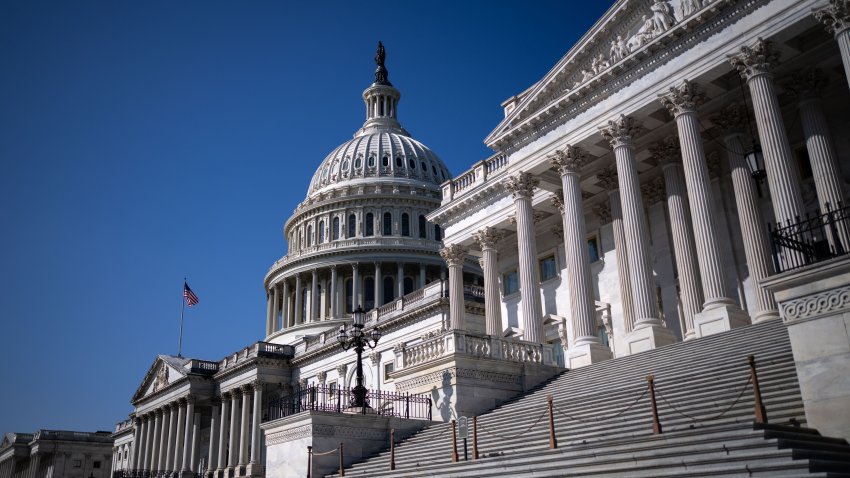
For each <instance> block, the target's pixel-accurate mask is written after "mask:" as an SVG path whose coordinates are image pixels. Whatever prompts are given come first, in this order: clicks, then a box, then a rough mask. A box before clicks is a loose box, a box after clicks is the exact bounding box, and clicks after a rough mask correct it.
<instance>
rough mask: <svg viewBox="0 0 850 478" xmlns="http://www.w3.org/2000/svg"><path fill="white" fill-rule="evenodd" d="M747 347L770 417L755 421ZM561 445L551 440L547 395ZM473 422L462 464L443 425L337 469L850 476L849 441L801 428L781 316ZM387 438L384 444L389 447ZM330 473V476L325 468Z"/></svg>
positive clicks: (652, 354)
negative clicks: (657, 428)
mask: <svg viewBox="0 0 850 478" xmlns="http://www.w3.org/2000/svg"><path fill="white" fill-rule="evenodd" d="M750 354H752V355H754V356H755V358H756V365H757V367H758V377H759V383H760V385H761V391H762V397H763V400H764V405H765V408H766V410H767V415H768V421H769V424H766V425H756V424H754V422H753V417H754V411H753V410H754V400H753V394H752V387H751V386H750V384H749V366H748V364H747V360H746V357H747V355H750ZM649 374H652V375H654V377H655V393H656V398H657V405H658V413H659V419H660V422H661V425H662V428H663V433H662V434H653V431H652V415H651V405H650V398H649V393H648V387H647V381H646V376H647V375H649ZM549 395H552V396H553V397H554V410H555V412H554V424H555V432H556V436H557V440H558V448H557V449H550V448H549V422H548V411H547V396H549ZM477 421H478V425H477V434H478V454H479V458H478V459H477V460H473V459H472V455H473V450H472V425H471V423H472V421H471V420H470V439H469V441H468V442H469V444H468V454H469V461H466V462H464V461H463V456H464V451H463V441H462V440H458V455H459V457H460V461H459V462H458V463H452V462H451V458H452V456H451V449H452V425H451V424H440V425H435V426H431V427H429V428H426V429H423V430H421V431H420V432H418V433H416V434H415V435H413V436H411V437H409V438H408V439H406V440H404V441H401V442H399V443H397V444H396V446H395V463H396V468H395V470H394V471H390V469H389V462H390V453H389V450H388V449H387V450H386V451H384V452H381V453H380V454H378V455H376V456H373V457H371V458H369V459H367V460H365V461H363V462H361V463H355V464H354V465H353V466H351V467H349V468H347V469H346V470H345V476H349V477H351V476H354V477H361V476H364V477H390V476H393V477H423V476H433V477H489V476H494V477H495V476H499V477H505V476H510V477H532V476H533V477H542V476H558V477H566V476H605V477H630V478H631V477H674V476H675V477H703V476H742V477H752V476H764V477H785V476H808V477H811V476H820V477H850V446H848V444H847V442H846V441H845V440H842V439H834V438H826V437H822V436H820V435H819V434H818V433H817V431H815V430H811V429H807V428H805V427H804V425H805V415H804V412H803V404H802V399H801V396H800V389H799V385H798V382H797V374H796V371H795V368H794V361H793V358H792V355H791V346H790V343H789V340H788V335H787V333H786V331H785V327H784V325H783V324H782V323H781V322H780V321H772V322H769V323H765V324H758V325H752V326H748V327H742V328H739V329H736V330H733V331H731V332H726V333H723V334H718V335H714V336H710V337H705V338H702V339H699V340H695V341H691V342H687V343H679V344H674V345H671V346H667V347H663V348H660V349H657V350H652V351H649V352H644V353H641V354H636V355H633V356H630V357H624V358H620V359H615V360H610V361H607V362H603V363H600V364H596V365H592V366H589V367H585V368H581V369H576V370H572V371H568V372H565V373H563V374H561V375H560V376H558V377H556V378H555V379H553V380H550V381H549V382H547V383H545V384H543V385H541V386H540V387H537V388H536V389H534V390H532V391H530V392H528V393H526V394H524V395H523V396H520V397H517V398H516V399H514V400H513V401H510V402H507V403H505V404H502V405H501V406H499V407H498V408H496V409H494V410H492V411H490V412H488V413H485V414H483V415H480V416H479V417H478V419H477ZM388 446H389V444H388ZM331 476H338V475H331Z"/></svg>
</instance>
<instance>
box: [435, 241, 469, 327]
mask: <svg viewBox="0 0 850 478" xmlns="http://www.w3.org/2000/svg"><path fill="white" fill-rule="evenodd" d="M466 253H467V250H466V248H465V247H463V246H461V245H460V244H449V245H447V246H446V247H444V248H442V249H440V256H442V257H443V260H445V261H446V264H448V266H449V318H450V319H451V324H452V330H466V329H465V327H466V323H465V320H464V319H465V315H464V314H465V312H466V311H465V308H464V299H463V263H464V261H465V260H466Z"/></svg>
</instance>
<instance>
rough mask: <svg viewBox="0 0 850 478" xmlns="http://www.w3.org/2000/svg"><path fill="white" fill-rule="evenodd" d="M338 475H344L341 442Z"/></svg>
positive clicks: (340, 445)
mask: <svg viewBox="0 0 850 478" xmlns="http://www.w3.org/2000/svg"><path fill="white" fill-rule="evenodd" d="M339 476H345V468H344V467H343V466H342V443H340V444H339Z"/></svg>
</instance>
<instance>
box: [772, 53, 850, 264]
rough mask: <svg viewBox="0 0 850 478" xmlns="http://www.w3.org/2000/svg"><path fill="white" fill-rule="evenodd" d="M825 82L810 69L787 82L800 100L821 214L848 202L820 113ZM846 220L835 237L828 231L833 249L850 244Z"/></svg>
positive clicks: (829, 137) (827, 126) (818, 72)
mask: <svg viewBox="0 0 850 478" xmlns="http://www.w3.org/2000/svg"><path fill="white" fill-rule="evenodd" d="M827 83H828V82H827V79H826V77H825V76H824V74H823V72H821V71H820V70H818V69H812V70H808V71H805V72H798V73H797V74H795V75H794V76H793V77H792V78H791V80H790V81H789V82H788V83H787V84H786V86H787V90H788V91H789V92H790V93H792V94H793V95H794V96H795V97H796V98H797V100H798V101H799V103H798V106H799V109H800V120H801V121H802V125H803V135H804V136H805V137H806V150H807V151H808V152H809V162H810V163H811V166H812V177H813V178H814V181H815V190H816V191H817V195H818V205H819V206H820V211H821V214H826V213H827V212H829V211H830V210H834V209H836V208H838V207H839V206H844V205H846V204H847V203H846V201H845V197H844V190H843V187H842V185H841V178H842V177H843V175H842V174H841V167H840V166H839V164H838V156H837V155H836V154H835V146H834V143H833V141H832V136H831V135H830V133H829V125H828V124H827V122H826V115H825V114H824V112H823V101H822V99H821V93H822V91H823V89H824V88H825V87H826V85H827ZM845 222H846V221H844V222H841V223H839V224H837V233H838V237H833V235H832V233H831V231H829V230H828V232H827V234H828V238H829V241H830V246H832V250H833V251H847V250H848V247H850V242H849V241H848V240H850V231H848V230H847V224H845Z"/></svg>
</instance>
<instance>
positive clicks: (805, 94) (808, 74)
mask: <svg viewBox="0 0 850 478" xmlns="http://www.w3.org/2000/svg"><path fill="white" fill-rule="evenodd" d="M828 84H829V80H828V79H827V77H826V75H824V74H823V71H821V70H820V69H819V68H810V69H806V70H799V71H795V72H794V74H792V75H791V76H790V77H789V78H786V79H785V80H783V81H782V86H783V87H785V90H786V91H788V93H790V94H791V95H792V96H793V97H795V98H796V99H798V100H808V99H811V98H819V97H820V96H821V93H822V92H823V89H824V88H826V85H828Z"/></svg>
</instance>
